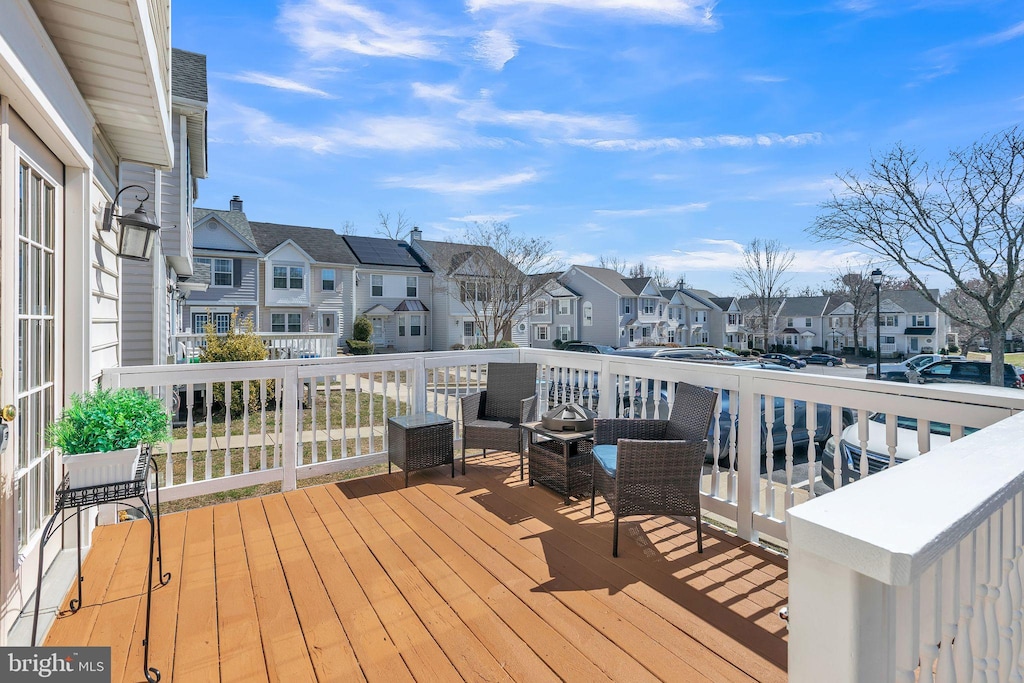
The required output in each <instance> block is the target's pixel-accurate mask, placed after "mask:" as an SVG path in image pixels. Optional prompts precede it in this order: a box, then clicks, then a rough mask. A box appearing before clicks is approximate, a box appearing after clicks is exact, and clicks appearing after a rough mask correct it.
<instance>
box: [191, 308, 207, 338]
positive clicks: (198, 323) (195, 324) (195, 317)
mask: <svg viewBox="0 0 1024 683" xmlns="http://www.w3.org/2000/svg"><path fill="white" fill-rule="evenodd" d="M209 321H210V314H209V313H193V314H192V332H194V333H195V334H201V333H203V332H205V331H206V323H208V322H209Z"/></svg>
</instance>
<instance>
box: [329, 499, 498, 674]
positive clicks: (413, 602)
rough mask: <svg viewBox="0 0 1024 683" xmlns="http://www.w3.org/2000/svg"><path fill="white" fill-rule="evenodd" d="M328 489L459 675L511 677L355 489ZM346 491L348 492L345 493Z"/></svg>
mask: <svg viewBox="0 0 1024 683" xmlns="http://www.w3.org/2000/svg"><path fill="white" fill-rule="evenodd" d="M328 490H329V492H330V493H331V495H332V496H333V497H334V499H335V501H336V502H337V503H338V507H339V508H340V509H341V511H342V512H343V513H344V514H345V516H346V517H348V519H349V521H350V522H351V524H352V526H353V528H354V529H355V530H356V533H358V534H359V536H360V537H361V538H362V539H363V542H364V543H365V544H366V545H367V547H369V548H370V550H371V551H372V552H373V554H374V556H375V557H376V558H377V560H378V561H379V562H380V563H381V566H382V567H383V568H384V571H385V572H387V574H388V576H390V577H391V579H392V580H393V581H394V582H395V586H397V587H398V590H400V591H401V592H402V595H403V596H405V599H406V600H408V601H409V605H410V606H411V607H412V608H413V609H414V610H416V613H417V614H419V616H420V619H421V620H422V621H423V625H424V626H426V627H427V630H428V631H430V635H431V636H432V637H433V638H434V640H435V641H436V642H437V644H438V645H440V646H441V649H442V650H444V653H445V654H446V655H447V657H448V659H449V660H450V661H451V663H452V664H453V665H454V666H455V668H456V669H457V670H458V671H459V675H461V676H462V678H464V679H465V680H468V681H508V680H510V678H509V675H508V673H507V672H506V671H505V670H504V669H503V667H502V665H501V663H500V662H499V661H498V660H496V659H495V658H494V656H493V655H492V654H491V653H490V652H488V650H487V648H486V647H484V645H483V644H482V643H481V642H480V640H479V639H478V638H477V636H476V634H474V633H473V632H472V631H471V630H470V629H469V628H467V627H466V625H465V624H464V623H462V621H461V620H460V619H459V617H458V615H457V614H455V612H454V611H452V609H451V607H449V606H448V604H447V603H446V602H445V600H444V598H442V597H441V596H440V595H438V593H437V591H436V590H435V589H434V587H433V586H432V585H431V584H430V583H429V582H428V581H426V580H425V579H424V577H423V575H422V574H421V573H420V572H419V570H418V569H417V567H416V562H415V560H418V558H412V559H410V558H409V557H407V556H406V555H405V553H403V551H402V549H401V548H399V547H398V546H397V545H396V544H395V542H394V541H393V540H392V539H390V538H389V537H388V535H387V534H386V533H384V530H383V529H381V528H380V526H379V525H378V524H377V522H376V520H374V519H373V516H372V515H370V514H369V513H368V512H367V511H366V509H365V508H363V507H362V505H360V504H358V502H356V501H355V500H354V498H356V497H357V495H353V494H354V492H353V491H352V489H350V488H349V487H348V486H346V485H345V484H342V485H340V486H336V487H328ZM343 491H345V492H347V493H348V494H349V495H347V496H346V493H343Z"/></svg>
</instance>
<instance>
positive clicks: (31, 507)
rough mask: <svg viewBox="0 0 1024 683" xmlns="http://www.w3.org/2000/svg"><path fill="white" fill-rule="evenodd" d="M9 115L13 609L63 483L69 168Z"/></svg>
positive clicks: (6, 397) (4, 253)
mask: <svg viewBox="0 0 1024 683" xmlns="http://www.w3.org/2000/svg"><path fill="white" fill-rule="evenodd" d="M0 114H3V116H4V120H5V121H6V123H7V127H6V129H7V133H8V134H7V136H6V138H5V139H4V140H3V142H4V144H3V148H2V150H0V152H2V153H0V162H2V163H3V175H2V177H3V181H2V184H0V192H2V195H0V197H2V199H3V202H0V204H3V205H4V206H5V207H7V208H6V209H5V213H4V221H3V228H2V232H0V274H2V284H3V293H4V295H3V297H2V303H0V331H2V334H0V360H2V369H3V375H2V378H0V401H2V405H4V406H5V410H6V411H8V417H10V413H11V412H13V413H15V417H14V418H13V420H11V422H10V423H9V425H8V426H9V428H10V441H9V443H8V445H7V448H6V449H5V450H4V452H3V453H0V463H2V466H0V470H2V472H3V473H4V475H5V476H6V478H7V479H8V481H9V482H10V485H11V489H10V491H11V496H10V497H9V498H8V500H7V502H6V506H5V509H4V510H3V512H4V515H3V519H4V522H3V527H4V528H3V530H2V534H0V536H2V539H0V543H2V544H3V547H2V550H3V552H2V553H0V555H2V557H3V558H4V559H3V561H2V565H3V566H2V567H0V572H2V574H3V578H4V581H3V584H4V586H6V587H8V590H9V591H10V589H11V588H13V589H14V590H13V592H9V593H8V596H9V597H10V596H12V595H13V596H17V597H13V600H14V604H8V605H7V607H8V610H10V609H11V608H14V609H17V608H18V607H19V603H20V605H23V604H24V603H25V601H27V600H28V598H29V596H30V595H31V594H32V592H33V591H34V590H35V578H36V572H35V569H36V566H37V562H38V559H39V555H38V553H39V548H40V537H41V535H42V527H43V525H44V524H45V523H46V519H47V518H48V517H49V516H50V514H52V512H53V505H54V497H53V496H54V489H55V488H56V486H57V484H58V483H59V476H60V474H59V469H60V468H59V467H58V465H57V464H56V462H55V460H56V455H55V453H54V450H53V449H52V448H50V447H49V446H48V444H47V443H46V438H45V434H46V429H47V427H48V425H49V424H51V423H52V422H53V421H54V419H55V418H56V416H57V412H58V410H59V405H60V397H61V392H62V382H61V367H62V361H61V359H62V353H63V348H62V347H63V344H62V338H63V335H62V334H61V332H60V329H61V328H60V326H61V324H62V319H61V316H60V308H61V292H62V291H63V289H62V287H63V278H62V276H61V268H60V264H61V263H62V262H63V253H62V243H63V225H64V222H63V204H64V201H63V179H64V168H63V166H62V165H61V163H60V161H59V160H58V159H57V158H56V157H55V156H54V155H53V154H52V153H51V152H50V151H49V150H48V149H47V148H46V147H45V145H44V144H43V143H42V142H41V141H40V140H39V139H38V138H37V137H36V136H35V135H34V134H33V133H32V131H31V130H30V129H29V127H28V126H27V125H26V124H25V123H24V122H23V121H22V120H21V119H20V118H19V117H18V116H17V114H16V113H14V111H13V110H11V109H9V108H0ZM8 293H10V295H9V294H8ZM12 408H13V409H14V410H13V411H12V410H11V409H12ZM59 550H60V543H57V542H53V543H51V544H50V545H49V546H48V547H47V548H46V557H45V558H44V561H45V563H46V564H47V565H48V564H49V563H50V562H52V560H53V558H54V557H55V556H56V554H57V552H58V551H59ZM5 616H8V615H5ZM4 623H5V624H7V625H9V624H8V623H7V619H5V620H4Z"/></svg>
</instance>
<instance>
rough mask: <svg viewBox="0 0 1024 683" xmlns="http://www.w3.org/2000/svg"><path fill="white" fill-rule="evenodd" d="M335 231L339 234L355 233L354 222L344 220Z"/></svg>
mask: <svg viewBox="0 0 1024 683" xmlns="http://www.w3.org/2000/svg"><path fill="white" fill-rule="evenodd" d="M335 232H336V233H338V234H339V235H354V234H356V224H355V223H353V222H352V221H345V222H344V223H342V224H341V227H340V228H338V229H337V230H335Z"/></svg>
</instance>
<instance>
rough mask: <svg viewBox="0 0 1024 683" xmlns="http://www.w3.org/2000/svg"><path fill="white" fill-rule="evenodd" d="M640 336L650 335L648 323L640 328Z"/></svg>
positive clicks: (646, 336) (645, 337)
mask: <svg viewBox="0 0 1024 683" xmlns="http://www.w3.org/2000/svg"><path fill="white" fill-rule="evenodd" d="M640 336H641V337H643V338H644V339H647V338H648V337H650V336H651V328H650V326H649V325H644V326H643V327H642V328H641V329H640Z"/></svg>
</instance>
